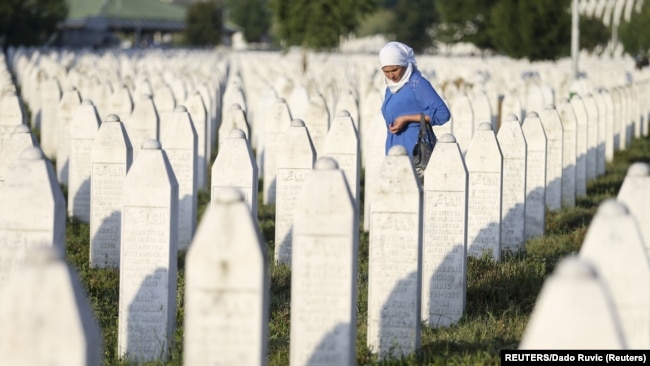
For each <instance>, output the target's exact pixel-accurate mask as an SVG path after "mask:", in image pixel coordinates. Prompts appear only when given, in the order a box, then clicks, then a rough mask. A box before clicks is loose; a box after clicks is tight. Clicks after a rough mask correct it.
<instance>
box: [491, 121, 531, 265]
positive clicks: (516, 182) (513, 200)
mask: <svg viewBox="0 0 650 366" xmlns="http://www.w3.org/2000/svg"><path fill="white" fill-rule="evenodd" d="M497 140H498V141H499V147H500V148H501V153H502V154H503V180H502V183H501V184H502V187H503V190H502V196H501V200H502V203H501V251H510V252H513V253H516V252H518V251H519V250H520V249H522V248H523V245H524V241H525V238H524V227H525V223H526V211H525V209H526V174H527V173H526V168H527V166H526V160H527V145H526V139H525V138H524V132H523V130H522V128H521V124H520V123H519V119H518V118H517V116H515V115H513V114H510V115H508V116H506V118H505V119H504V120H503V121H502V122H501V127H500V128H499V132H498V133H497Z"/></svg>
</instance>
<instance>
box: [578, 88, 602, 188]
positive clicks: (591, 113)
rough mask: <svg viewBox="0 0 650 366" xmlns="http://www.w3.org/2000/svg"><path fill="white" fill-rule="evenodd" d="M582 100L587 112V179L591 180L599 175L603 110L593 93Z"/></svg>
mask: <svg viewBox="0 0 650 366" xmlns="http://www.w3.org/2000/svg"><path fill="white" fill-rule="evenodd" d="M582 101H583V103H584V106H585V111H586V112H587V119H588V121H589V122H588V124H587V181H590V180H592V179H594V178H596V176H597V175H598V135H599V134H600V133H602V132H600V131H599V130H598V127H599V126H600V119H601V118H603V117H601V114H602V113H601V112H600V111H599V110H598V105H597V104H596V100H595V99H594V96H593V94H591V93H587V94H585V96H584V98H582Z"/></svg>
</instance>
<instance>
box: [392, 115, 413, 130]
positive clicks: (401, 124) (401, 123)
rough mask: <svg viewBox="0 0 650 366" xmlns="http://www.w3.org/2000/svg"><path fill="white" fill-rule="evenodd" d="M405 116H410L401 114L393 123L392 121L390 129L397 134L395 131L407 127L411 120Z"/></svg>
mask: <svg viewBox="0 0 650 366" xmlns="http://www.w3.org/2000/svg"><path fill="white" fill-rule="evenodd" d="M405 117H408V116H399V117H397V118H395V121H393V123H391V124H390V125H389V126H388V131H390V133H393V134H395V133H399V132H400V131H402V130H403V129H404V128H406V125H407V124H408V123H409V120H408V119H407V118H405Z"/></svg>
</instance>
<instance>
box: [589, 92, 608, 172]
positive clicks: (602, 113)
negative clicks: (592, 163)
mask: <svg viewBox="0 0 650 366" xmlns="http://www.w3.org/2000/svg"><path fill="white" fill-rule="evenodd" d="M592 96H593V100H594V104H595V105H596V107H597V108H598V139H597V141H596V176H601V175H603V174H605V164H606V162H607V156H606V155H607V151H606V150H607V147H606V146H605V141H606V137H607V136H606V135H607V123H608V122H607V120H608V119H609V118H610V116H611V117H612V118H613V115H612V114H611V113H612V110H611V98H610V97H609V94H607V95H605V93H603V92H602V90H594V93H593V94H592ZM607 99H608V100H609V104H610V105H609V107H610V109H609V110H608V105H607V104H608V101H607Z"/></svg>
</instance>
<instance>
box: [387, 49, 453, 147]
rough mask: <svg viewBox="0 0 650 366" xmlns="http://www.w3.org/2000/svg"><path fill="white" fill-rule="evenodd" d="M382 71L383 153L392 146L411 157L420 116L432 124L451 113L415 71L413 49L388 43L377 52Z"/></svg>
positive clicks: (416, 70) (418, 129) (444, 120)
mask: <svg viewBox="0 0 650 366" xmlns="http://www.w3.org/2000/svg"><path fill="white" fill-rule="evenodd" d="M379 63H380V65H381V70H382V71H383V72H384V76H385V79H384V80H385V82H386V94H385V96H384V103H383V104H382V106H381V112H382V114H383V116H384V120H385V121H386V127H387V129H388V132H387V136H386V154H388V150H390V148H391V147H393V146H395V145H402V146H404V147H405V148H406V151H407V152H408V154H409V156H411V157H413V147H414V146H415V143H416V142H417V139H418V133H419V131H420V115H421V114H424V119H425V121H426V122H427V123H431V124H432V125H434V126H435V125H442V124H445V123H446V122H447V121H449V118H451V114H450V113H449V108H447V105H446V104H445V102H444V101H443V100H442V98H440V96H439V95H438V93H437V92H436V91H435V90H434V89H433V86H431V83H430V82H429V81H428V80H427V79H425V78H424V76H422V73H421V72H420V70H418V68H417V65H416V62H415V56H414V55H413V49H412V48H411V47H409V46H407V45H405V44H403V43H400V42H388V43H387V44H386V45H385V46H384V47H383V48H382V49H381V51H379Z"/></svg>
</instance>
